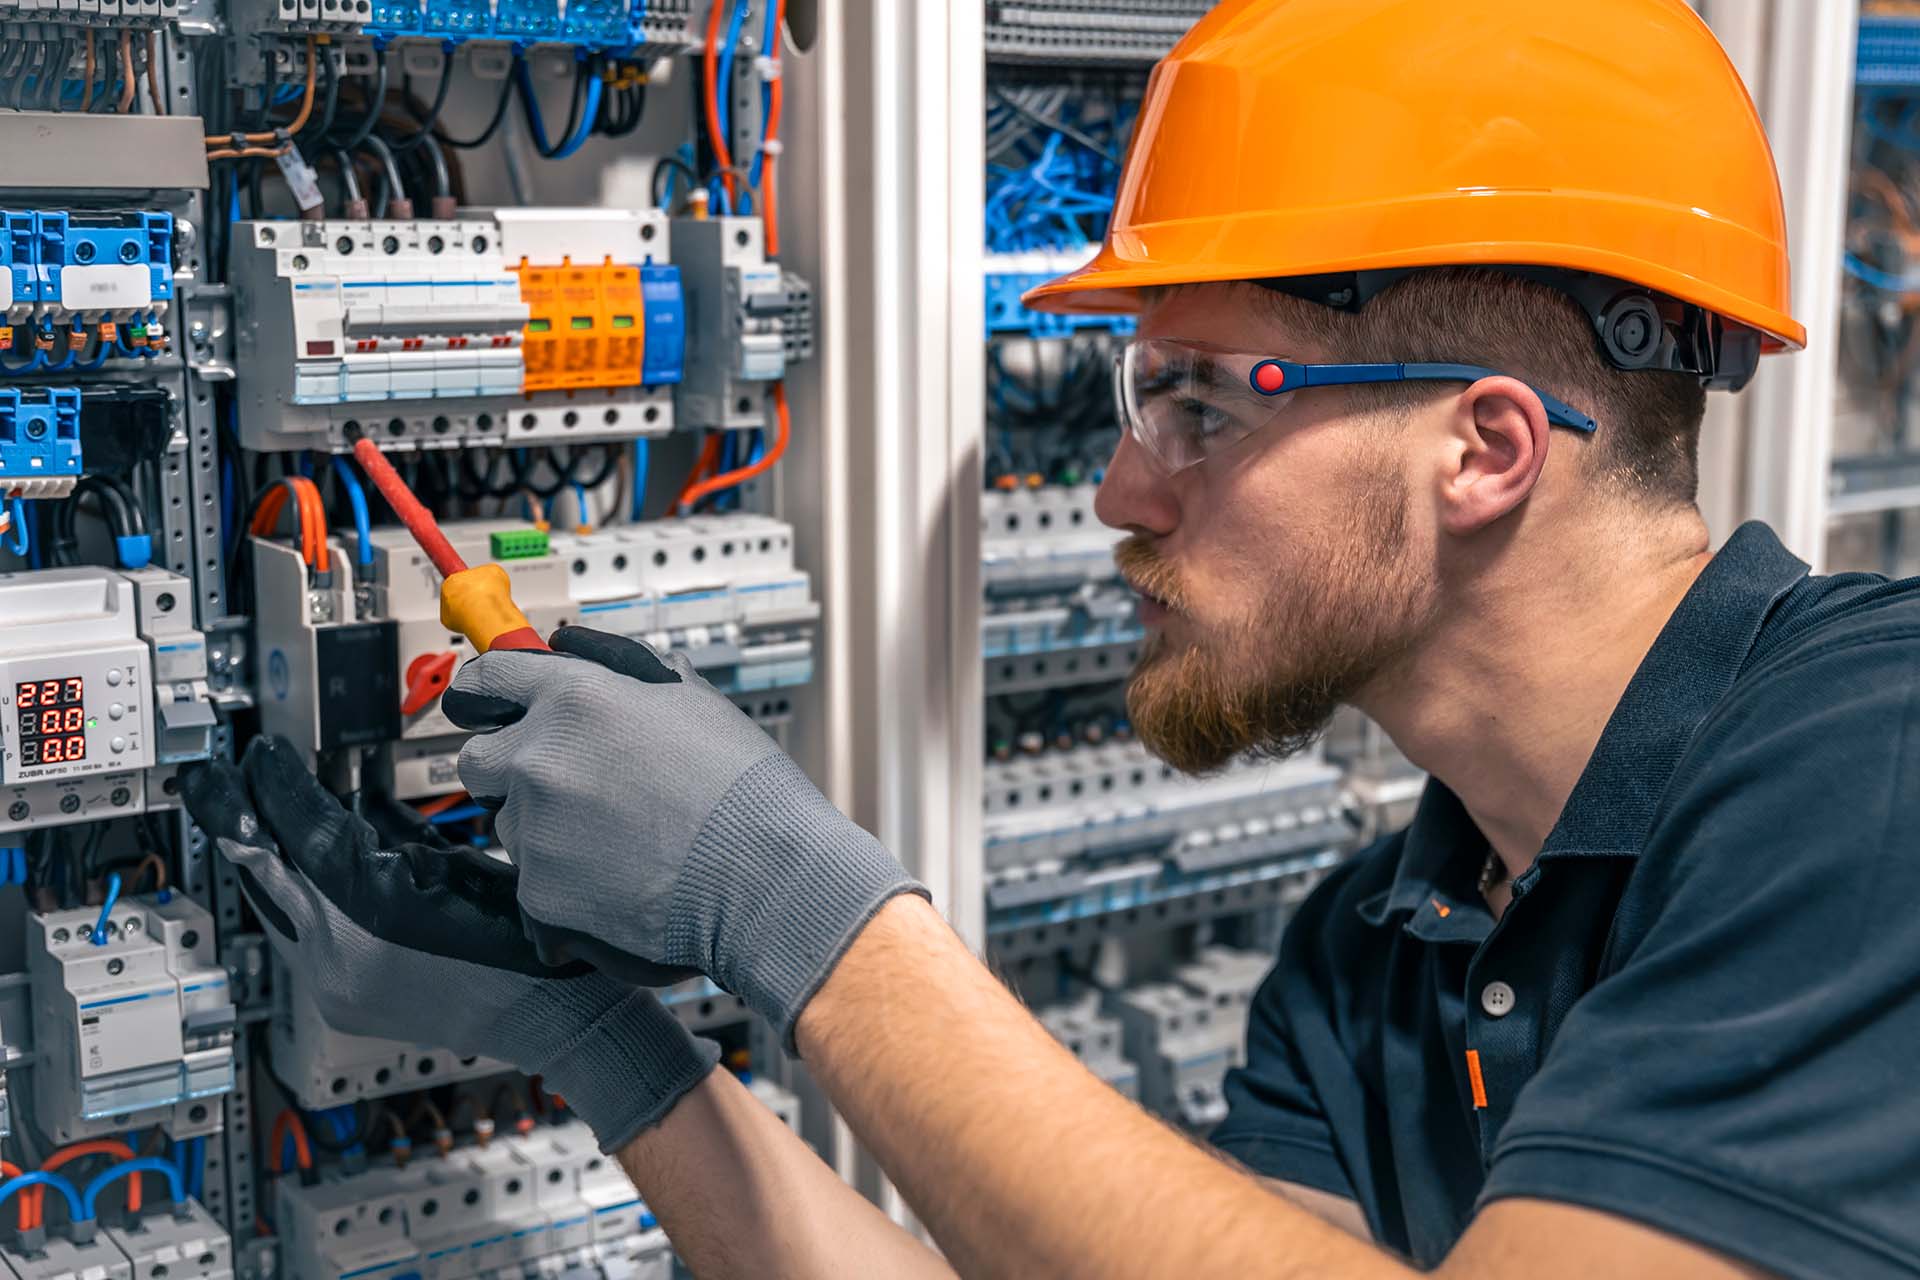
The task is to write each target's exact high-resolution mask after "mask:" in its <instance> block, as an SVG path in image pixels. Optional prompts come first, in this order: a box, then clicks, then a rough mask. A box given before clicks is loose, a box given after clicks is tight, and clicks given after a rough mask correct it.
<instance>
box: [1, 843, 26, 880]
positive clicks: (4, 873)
mask: <svg viewBox="0 0 1920 1280" xmlns="http://www.w3.org/2000/svg"><path fill="white" fill-rule="evenodd" d="M25 852H26V850H25V849H15V848H13V847H12V846H8V847H7V848H5V849H0V884H16V883H18V881H17V880H16V879H15V878H14V856H15V855H16V854H24V853H25Z"/></svg>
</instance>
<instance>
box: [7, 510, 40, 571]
mask: <svg viewBox="0 0 1920 1280" xmlns="http://www.w3.org/2000/svg"><path fill="white" fill-rule="evenodd" d="M7 510H8V511H10V512H12V513H13V541H12V543H11V545H9V546H8V547H7V550H9V551H11V552H13V554H15V555H17V556H24V555H27V554H28V553H29V552H31V551H32V550H33V537H32V534H31V533H29V532H28V529H27V500H26V499H25V498H23V497H21V496H20V495H19V494H17V493H16V494H14V495H13V496H12V497H11V498H8V499H7ZM36 567H38V566H36Z"/></svg>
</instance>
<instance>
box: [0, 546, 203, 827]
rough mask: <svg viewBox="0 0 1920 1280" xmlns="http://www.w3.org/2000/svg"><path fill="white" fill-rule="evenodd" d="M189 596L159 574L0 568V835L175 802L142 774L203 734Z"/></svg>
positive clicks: (183, 753)
mask: <svg viewBox="0 0 1920 1280" xmlns="http://www.w3.org/2000/svg"><path fill="white" fill-rule="evenodd" d="M192 601H193V591H192V585H191V584H190V583H189V582H188V581H187V580H186V579H185V578H182V577H180V576H179V575H177V574H172V573H168V572H166V571H165V570H161V569H140V570H129V571H120V570H112V569H100V568H71V569H39V570H30V571H25V572H20V573H8V574H0V619H5V625H4V626H0V835H4V834H5V833H6V832H9V831H17V830H23V829H27V828H32V827H41V826H59V825H64V824H67V823H74V822H91V821H97V820H100V819H104V818H116V817H121V816H125V815H129V814H138V813H141V812H143V811H144V810H146V809H149V808H163V807H172V806H174V805H176V804H177V801H175V800H173V799H172V798H171V795H170V793H169V792H168V790H167V789H166V788H165V787H163V786H162V785H161V783H162V781H163V779H164V777H165V776H167V775H170V774H171V772H172V770H171V769H170V768H168V769H165V771H164V773H161V772H155V771H153V766H156V765H160V766H168V765H174V764H178V763H179V762H181V761H185V760H196V759H204V758H205V756H206V754H207V749H208V745H209V743H210V740H211V733H212V729H213V711H212V707H211V705H210V704H209V702H208V699H207V684H206V674H207V669H206V649H205V644H204V641H203V640H202V637H201V635H200V633H199V632H198V631H196V630H194V628H193V623H192V613H193V608H192Z"/></svg>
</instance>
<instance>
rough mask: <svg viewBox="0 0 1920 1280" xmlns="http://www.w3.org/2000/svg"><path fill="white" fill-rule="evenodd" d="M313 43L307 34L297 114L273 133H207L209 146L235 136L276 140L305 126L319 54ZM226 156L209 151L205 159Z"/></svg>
mask: <svg viewBox="0 0 1920 1280" xmlns="http://www.w3.org/2000/svg"><path fill="white" fill-rule="evenodd" d="M313 45H314V41H313V37H312V36H308V37H307V83H306V91H305V92H304V93H303V94H302V95H301V97H300V113H299V114H298V115H296V116H294V118H293V119H292V120H289V121H288V122H287V123H286V124H285V125H284V126H282V127H281V128H280V129H278V130H276V131H274V132H273V133H241V134H233V133H225V134H221V135H219V136H218V137H215V136H214V135H212V134H209V135H207V145H208V146H210V147H224V146H227V145H228V144H229V143H231V142H232V141H233V140H234V139H235V138H239V139H240V140H241V141H243V142H253V143H266V142H278V141H279V140H280V135H281V134H283V133H285V134H295V133H298V132H300V130H301V129H303V128H305V127H306V123H307V117H309V116H311V115H312V114H313V79H314V73H315V72H316V71H317V70H318V69H319V55H318V54H317V53H316V52H315V51H314V47H313ZM284 149H285V148H282V149H281V150H284ZM269 154H271V155H276V156H277V155H279V154H281V152H280V151H273V152H270V153H269ZM227 158H229V157H228V156H227V155H225V154H224V153H221V152H212V153H209V154H208V156H207V159H209V160H225V159H227Z"/></svg>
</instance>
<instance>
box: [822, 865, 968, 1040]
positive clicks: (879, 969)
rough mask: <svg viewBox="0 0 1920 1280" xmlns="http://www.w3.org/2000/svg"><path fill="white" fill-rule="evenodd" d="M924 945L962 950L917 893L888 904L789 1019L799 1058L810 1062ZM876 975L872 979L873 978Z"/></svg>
mask: <svg viewBox="0 0 1920 1280" xmlns="http://www.w3.org/2000/svg"><path fill="white" fill-rule="evenodd" d="M929 946H934V947H940V946H951V947H953V948H956V949H958V950H959V951H961V952H963V953H964V952H965V947H964V946H963V945H962V944H961V942H960V940H959V938H958V936H957V935H955V934H954V932H953V930H952V929H951V928H950V927H949V926H948V925H947V922H946V921H945V920H944V919H942V918H941V916H940V913H939V912H938V911H936V910H935V909H934V907H933V904H932V902H930V901H929V900H928V899H927V898H925V897H922V896H921V895H920V894H918V893H899V894H895V895H894V896H893V897H891V898H889V899H887V900H886V901H885V902H883V903H882V904H881V905H880V909H879V910H878V911H875V912H874V913H873V915H872V916H871V917H870V918H869V919H868V920H867V922H866V924H865V925H863V926H862V927H861V928H860V929H859V930H858V931H857V932H856V933H855V934H854V935H853V936H852V937H851V938H850V939H849V941H848V943H847V946H846V948H845V950H844V951H843V952H842V953H841V956H840V960H839V963H837V964H835V965H834V966H833V967H832V968H831V969H830V970H829V971H828V972H827V974H826V976H825V979H824V980H823V981H822V982H821V983H820V986H819V988H818V990H816V991H815V993H814V995H813V998H812V999H811V1000H809V1001H808V1002H807V1003H806V1004H805V1005H804V1006H803V1007H802V1008H801V1010H800V1016H799V1017H798V1018H796V1019H795V1020H794V1027H793V1039H794V1042H795V1043H796V1044H797V1046H798V1047H799V1050H800V1053H801V1056H803V1057H808V1058H811V1057H813V1056H814V1055H815V1054H816V1053H818V1052H820V1051H821V1050H822V1049H825V1048H827V1047H829V1046H830V1044H831V1042H832V1039H833V1036H834V1029H835V1028H837V1027H842V1026H846V1025H848V1023H849V1021H850V1015H851V1013H852V1011H853V1010H856V1009H858V1008H859V1006H860V1005H862V1004H863V1003H865V1002H866V998H867V995H868V994H869V993H871V992H872V990H873V989H874V982H875V981H884V980H885V978H886V975H887V974H888V973H889V972H891V973H892V974H893V976H896V977H897V976H898V975H899V973H900V972H901V969H900V958H901V957H902V956H903V955H906V954H912V953H915V952H923V951H925V950H926V949H927V948H928V947H929ZM876 975H877V976H876Z"/></svg>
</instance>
